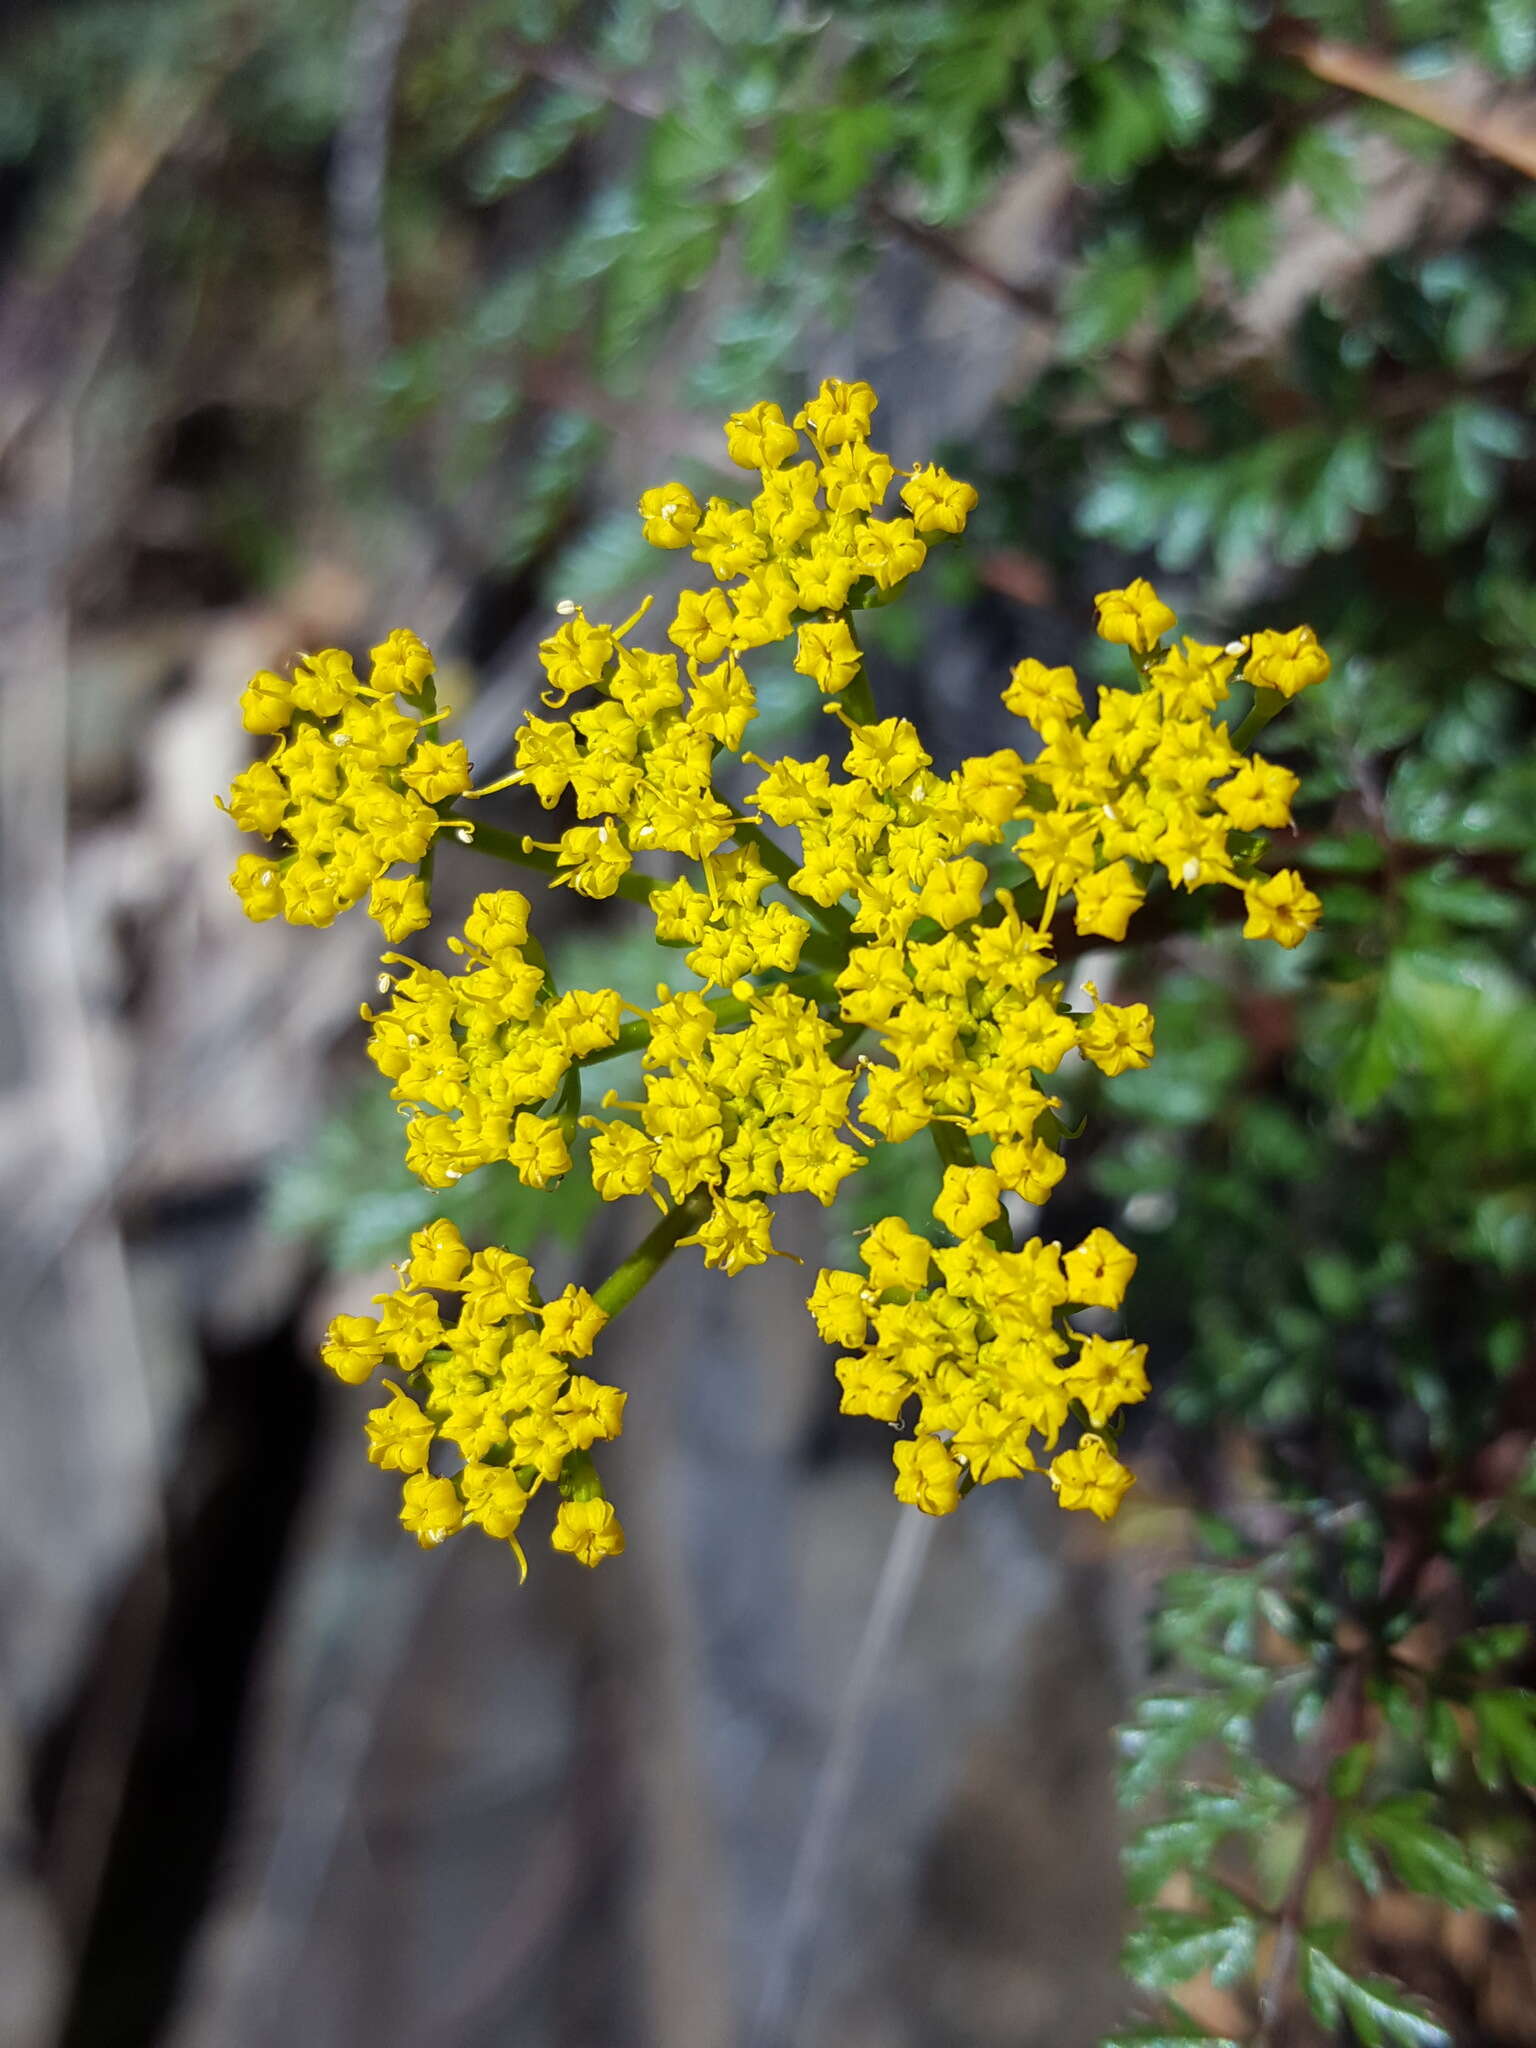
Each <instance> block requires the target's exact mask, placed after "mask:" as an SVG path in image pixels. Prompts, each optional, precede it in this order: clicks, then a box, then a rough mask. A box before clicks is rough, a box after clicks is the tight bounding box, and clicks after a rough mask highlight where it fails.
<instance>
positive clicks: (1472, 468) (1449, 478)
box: [1409, 398, 1525, 548]
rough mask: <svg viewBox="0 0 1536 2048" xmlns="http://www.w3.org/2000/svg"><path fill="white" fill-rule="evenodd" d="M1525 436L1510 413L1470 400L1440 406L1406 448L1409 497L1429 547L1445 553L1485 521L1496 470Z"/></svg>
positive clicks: (1497, 475)
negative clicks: (1410, 475)
mask: <svg viewBox="0 0 1536 2048" xmlns="http://www.w3.org/2000/svg"><path fill="white" fill-rule="evenodd" d="M1524 447H1525V431H1524V429H1523V427H1522V426H1521V424H1520V422H1519V421H1518V420H1517V419H1516V418H1515V417H1514V415H1513V414H1512V413H1507V412H1503V411H1501V410H1499V408H1498V407H1496V406H1491V405H1484V404H1481V403H1480V402H1479V401H1477V400H1475V399H1470V398H1463V399H1457V400H1454V401H1453V402H1452V403H1451V404H1449V405H1445V406H1442V407H1441V408H1440V410H1439V411H1438V412H1436V413H1435V414H1433V416H1432V417H1431V418H1429V419H1428V420H1426V421H1425V422H1424V424H1423V426H1422V427H1420V428H1419V430H1418V432H1417V433H1416V434H1415V435H1414V436H1413V439H1412V441H1411V443H1410V448H1409V452H1410V456H1411V459H1412V462H1413V465H1414V467H1413V494H1414V500H1415V503H1416V504H1417V507H1418V512H1419V517H1420V520H1421V521H1422V522H1423V526H1424V531H1425V534H1426V536H1427V538H1428V539H1429V541H1430V543H1431V545H1433V546H1435V547H1441V548H1444V547H1449V546H1450V544H1451V542H1452V541H1454V540H1459V539H1460V538H1461V537H1462V535H1463V534H1466V533H1470V532H1471V531H1472V529H1473V527H1475V526H1477V525H1478V524H1479V523H1480V522H1482V521H1483V520H1485V519H1486V518H1487V516H1488V514H1489V512H1490V510H1491V509H1492V506H1493V501H1494V498H1495V495H1496V494H1497V491H1498V488H1499V480H1500V466H1501V464H1502V463H1504V462H1506V461H1509V460H1511V459H1512V458H1513V457H1515V456H1517V455H1519V454H1521V453H1522V452H1523V450H1524Z"/></svg>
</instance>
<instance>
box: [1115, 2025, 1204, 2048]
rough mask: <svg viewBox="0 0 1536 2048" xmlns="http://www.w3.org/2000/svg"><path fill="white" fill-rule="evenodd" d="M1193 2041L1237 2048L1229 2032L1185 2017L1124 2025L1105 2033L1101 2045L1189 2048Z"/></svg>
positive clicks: (1124, 2047)
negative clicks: (1212, 2029) (1213, 2029)
mask: <svg viewBox="0 0 1536 2048" xmlns="http://www.w3.org/2000/svg"><path fill="white" fill-rule="evenodd" d="M1191 2041H1203V2042H1205V2044H1206V2048H1238V2043H1237V2042H1236V2041H1234V2040H1232V2039H1231V2037H1230V2036H1229V2035H1226V2034H1211V2033H1207V2031H1206V2029H1205V2028H1204V2027H1202V2026H1201V2025H1200V2023H1199V2022H1198V2021H1197V2020H1184V2019H1180V2020H1178V2021H1176V2022H1175V2023H1173V2024H1172V2025H1169V2024H1168V2023H1167V2022H1166V2021H1162V2022H1160V2021H1157V2020H1149V2021H1148V2022H1147V2024H1146V2025H1145V2026H1141V2027H1122V2028H1121V2030H1120V2031H1119V2032H1118V2033H1116V2034H1106V2035H1105V2037H1104V2040H1103V2042H1102V2044H1101V2048H1189V2043H1190V2042H1191Z"/></svg>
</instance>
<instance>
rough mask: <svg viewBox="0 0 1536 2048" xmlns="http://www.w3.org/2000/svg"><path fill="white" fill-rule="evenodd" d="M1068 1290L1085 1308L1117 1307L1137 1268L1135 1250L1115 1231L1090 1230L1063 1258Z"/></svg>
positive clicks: (1073, 1298)
mask: <svg viewBox="0 0 1536 2048" xmlns="http://www.w3.org/2000/svg"><path fill="white" fill-rule="evenodd" d="M1062 1267H1063V1270H1064V1271H1065V1273H1066V1279H1067V1290H1068V1293H1069V1294H1070V1296H1071V1299H1072V1300H1073V1301H1078V1302H1081V1303H1082V1304H1083V1306H1084V1307H1085V1308H1118V1307H1119V1306H1120V1304H1121V1302H1122V1301H1123V1300H1124V1299H1125V1290H1126V1288H1127V1287H1129V1286H1130V1284H1131V1276H1132V1275H1133V1274H1134V1273H1135V1271H1136V1254H1135V1253H1134V1252H1132V1251H1127V1250H1126V1248H1125V1246H1124V1245H1123V1244H1122V1243H1121V1242H1120V1240H1119V1238H1118V1237H1116V1236H1115V1234H1114V1232H1113V1231H1110V1230H1104V1229H1102V1228H1101V1229H1098V1230H1090V1231H1089V1233H1088V1235H1087V1236H1086V1237H1085V1238H1084V1239H1083V1241H1082V1243H1081V1244H1080V1245H1078V1246H1077V1247H1076V1248H1075V1250H1073V1251H1070V1252H1068V1253H1067V1255H1066V1257H1065V1258H1064V1259H1063V1260H1062Z"/></svg>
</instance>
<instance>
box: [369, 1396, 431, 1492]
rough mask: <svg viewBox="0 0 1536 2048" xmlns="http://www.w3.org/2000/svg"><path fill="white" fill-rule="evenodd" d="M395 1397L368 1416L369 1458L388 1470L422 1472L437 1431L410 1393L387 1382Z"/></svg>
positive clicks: (373, 1462)
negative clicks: (385, 1405)
mask: <svg viewBox="0 0 1536 2048" xmlns="http://www.w3.org/2000/svg"><path fill="white" fill-rule="evenodd" d="M384 1384H385V1386H387V1387H388V1388H389V1390H390V1393H391V1394H392V1395H393V1396H394V1399H393V1400H392V1401H391V1402H390V1403H389V1404H388V1406H387V1407H384V1408H375V1409H374V1411H373V1413H372V1414H371V1415H370V1416H369V1417H368V1420H367V1424H366V1428H367V1431H368V1461H369V1463H370V1464H373V1465H382V1466H383V1468H384V1470H385V1471H386V1472H419V1471H421V1469H422V1468H423V1466H424V1465H425V1464H426V1462H427V1453H428V1451H429V1450H431V1448H432V1438H433V1435H434V1431H433V1428H432V1423H431V1419H430V1418H429V1417H428V1416H426V1415H424V1414H423V1413H422V1411H421V1409H420V1408H418V1407H417V1405H416V1403H415V1402H414V1401H413V1400H412V1399H411V1397H410V1395H409V1394H406V1393H404V1392H402V1390H401V1389H400V1388H399V1387H397V1386H395V1385H394V1384H393V1383H392V1382H391V1381H389V1380H386V1381H385V1382H384Z"/></svg>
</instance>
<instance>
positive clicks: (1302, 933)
mask: <svg viewBox="0 0 1536 2048" xmlns="http://www.w3.org/2000/svg"><path fill="white" fill-rule="evenodd" d="M1243 905H1244V907H1245V909H1246V910H1247V912H1248V921H1247V923H1246V924H1245V925H1244V926H1243V937H1244V938H1245V939H1273V940H1274V941H1275V943H1276V944H1277V945H1280V946H1284V947H1286V948H1287V949H1289V948H1290V947H1292V946H1299V945H1300V944H1301V942H1302V940H1303V939H1304V938H1305V937H1306V936H1307V933H1308V932H1309V931H1311V930H1312V928H1313V926H1314V925H1315V924H1316V923H1317V921H1318V919H1319V918H1320V917H1321V916H1322V914H1323V905H1322V899H1321V898H1320V897H1317V896H1314V895H1313V893H1312V891H1311V890H1310V889H1309V888H1308V887H1307V885H1306V883H1305V882H1303V880H1302V879H1301V877H1300V875H1298V874H1297V872H1296V870H1295V869H1294V868H1282V869H1281V870H1280V872H1279V874H1277V875H1271V876H1270V878H1269V880H1268V881H1266V882H1250V883H1249V885H1248V887H1247V888H1246V889H1245V890H1244V891H1243Z"/></svg>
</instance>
